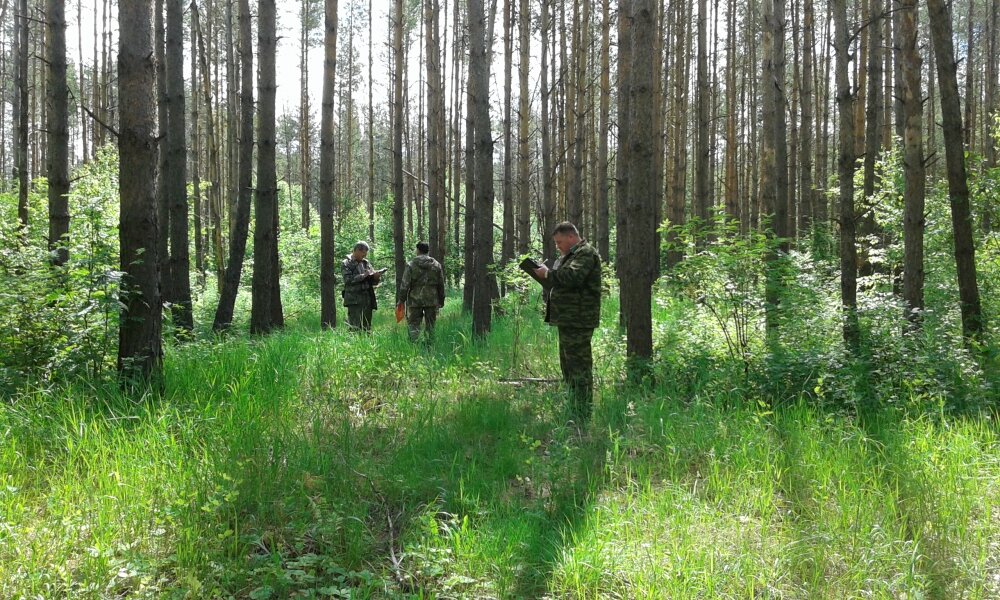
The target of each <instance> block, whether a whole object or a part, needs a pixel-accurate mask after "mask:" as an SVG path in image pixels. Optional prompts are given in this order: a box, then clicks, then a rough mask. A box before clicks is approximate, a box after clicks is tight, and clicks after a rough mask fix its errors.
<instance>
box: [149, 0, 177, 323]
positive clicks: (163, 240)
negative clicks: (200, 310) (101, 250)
mask: <svg viewBox="0 0 1000 600" xmlns="http://www.w3.org/2000/svg"><path fill="white" fill-rule="evenodd" d="M163 3H164V0H154V2H153V43H154V44H155V46H154V51H155V52H156V124H157V127H158V128H159V135H158V136H157V138H156V146H157V154H156V161H157V167H156V206H157V211H158V215H157V216H158V217H159V226H160V238H159V240H158V243H159V245H160V248H159V256H160V294H161V295H162V299H163V302H164V303H165V304H172V303H173V302H174V298H175V297H176V295H177V294H176V293H175V292H174V289H173V288H172V287H171V286H172V285H173V284H174V278H173V277H171V276H170V266H171V265H170V201H169V199H168V198H167V193H166V190H165V188H164V180H163V178H164V177H165V176H166V173H167V171H168V170H169V169H168V166H167V154H168V152H167V128H168V126H169V123H168V115H167V108H168V106H169V100H168V98H167V54H166V49H167V43H166V33H167V29H166V22H165V21H164V19H163V17H164V12H163V8H164V4H163Z"/></svg>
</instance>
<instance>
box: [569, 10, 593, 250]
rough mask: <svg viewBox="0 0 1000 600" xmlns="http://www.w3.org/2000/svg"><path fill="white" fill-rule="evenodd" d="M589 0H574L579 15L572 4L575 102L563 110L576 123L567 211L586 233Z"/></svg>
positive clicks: (588, 229)
mask: <svg viewBox="0 0 1000 600" xmlns="http://www.w3.org/2000/svg"><path fill="white" fill-rule="evenodd" d="M590 2H591V0H577V1H576V2H574V5H575V4H579V5H580V7H579V17H578V18H577V15H576V13H577V9H576V7H575V6H574V10H573V12H574V27H573V31H574V39H575V42H574V48H573V62H574V65H575V68H576V74H575V75H574V76H573V83H574V87H575V89H574V94H573V100H574V101H575V105H574V106H569V105H568V104H567V107H566V110H568V111H572V112H573V113H574V114H575V115H576V119H575V121H576V126H575V129H574V131H573V135H574V138H573V164H572V170H573V174H572V177H571V179H570V180H571V181H572V186H571V187H570V188H569V190H568V191H569V195H570V202H569V206H571V207H572V210H570V211H569V218H570V221H572V222H573V223H575V224H576V225H577V226H578V227H583V229H582V230H581V231H584V232H586V233H585V234H586V235H588V236H589V235H590V230H591V228H589V227H586V223H584V214H585V211H584V190H583V167H584V164H585V163H586V150H587V143H586V139H587V138H586V134H587V114H588V112H589V111H588V109H587V89H588V88H589V85H588V80H587V54H588V50H589V46H590V43H589V41H588V40H589V35H590Z"/></svg>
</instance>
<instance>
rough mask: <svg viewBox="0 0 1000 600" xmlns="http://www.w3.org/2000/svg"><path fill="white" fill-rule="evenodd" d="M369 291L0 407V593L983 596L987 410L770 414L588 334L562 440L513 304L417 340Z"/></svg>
mask: <svg viewBox="0 0 1000 600" xmlns="http://www.w3.org/2000/svg"><path fill="white" fill-rule="evenodd" d="M608 310H614V307H609V308H608ZM382 312H384V313H386V314H380V315H379V320H378V322H377V323H376V333H375V335H374V336H372V337H359V336H351V335H349V334H347V333H346V332H343V331H339V330H338V331H333V332H324V333H317V332H316V328H315V327H314V325H315V324H314V323H309V322H304V323H300V324H299V325H297V326H293V327H291V328H289V330H287V331H285V332H282V333H279V334H276V335H273V336H270V337H268V338H266V339H262V340H252V341H248V340H246V339H233V340H229V341H223V342H212V343H208V342H198V343H193V344H188V345H185V346H181V347H175V348H172V349H171V351H170V354H169V356H168V361H167V369H168V372H167V387H166V392H165V394H164V395H163V396H162V397H146V398H143V399H141V400H135V399H127V398H122V397H120V396H119V395H118V394H117V392H116V391H115V390H113V389H105V388H97V389H94V388H92V387H91V388H88V387H87V386H83V385H79V386H76V387H73V388H70V389H59V390H45V391H39V392H36V393H33V394H30V395H26V396H24V397H22V398H19V399H18V400H17V401H16V402H14V403H8V404H3V405H0V597H3V598H7V597H10V598H22V597H24V598H29V597H42V598H61V597H73V598H112V597H115V598H120V597H149V598H184V597H190V598H228V597H236V598H286V597H296V598H330V597H332V598H347V597H351V598H407V597H413V598H541V597H550V598H715V597H723V598H831V599H833V598H872V597H874V598H904V597H905V598H959V597H965V598H994V597H1000V508H998V507H1000V446H998V436H997V427H996V425H995V423H994V421H993V420H991V419H988V418H984V417H965V418H958V417H956V418H951V419H940V418H939V419H932V418H905V417H902V416H899V415H898V414H895V413H888V412H886V413H879V414H866V415H860V416H859V415H857V414H851V413H847V412H843V411H832V410H824V409H819V408H813V407H810V406H809V405H808V404H807V403H806V402H805V401H792V402H789V403H788V404H787V405H785V406H783V407H781V408H778V409H775V410H773V411H772V410H766V409H765V408H764V405H763V404H760V403H758V402H756V401H755V400H754V399H753V398H752V397H743V396H741V394H742V392H741V391H740V390H739V389H733V390H732V391H731V393H729V394H728V395H720V394H706V393H703V392H704V389H705V388H703V387H697V386H693V385H692V384H691V383H690V382H695V381H702V382H703V381H706V380H715V381H716V383H718V384H719V386H717V387H716V388H713V389H724V386H723V385H722V384H723V383H726V382H725V381H721V382H720V381H719V379H720V378H722V379H724V378H725V375H724V374H718V373H715V371H713V365H712V363H711V361H706V362H704V363H702V364H700V365H691V366H690V369H692V370H693V372H691V373H687V374H685V375H684V377H675V378H672V379H665V380H663V381H662V382H661V384H660V385H659V386H658V387H656V388H654V389H647V390H642V391H637V390H625V389H621V388H620V387H619V386H618V385H617V383H616V382H617V380H618V376H617V373H619V372H620V368H621V365H620V359H618V358H617V354H616V352H617V349H618V348H619V344H618V343H617V342H616V341H615V340H614V339H613V335H614V332H613V331H611V330H605V331H603V332H602V333H601V335H600V336H599V337H600V343H599V347H598V351H597V360H598V367H599V380H600V382H601V384H600V392H599V402H598V406H597V410H596V412H595V416H594V420H593V422H592V423H591V424H590V426H589V427H588V428H587V429H586V431H584V432H583V433H582V435H581V434H580V433H578V432H577V430H576V429H575V428H574V427H572V426H567V424H566V420H565V414H564V412H563V405H562V397H561V396H560V394H559V390H558V388H556V387H546V386H545V385H544V384H529V385H521V386H518V385H512V384H508V383H503V382H502V381H501V380H503V379H505V378H508V377H511V376H512V375H513V374H515V373H521V374H525V373H528V374H530V375H532V376H535V377H539V378H552V377H556V376H557V374H556V371H557V360H556V349H555V341H554V335H553V334H552V332H551V331H549V330H547V329H546V328H545V327H544V326H542V325H541V324H540V323H539V322H538V319H537V316H535V315H534V314H530V315H524V316H523V318H522V319H513V318H512V319H507V320H503V321H501V322H499V323H497V326H496V330H495V332H494V333H493V335H492V336H491V337H490V339H489V340H488V341H487V342H486V343H484V344H476V343H474V342H472V341H471V340H470V339H468V337H467V335H466V332H467V331H468V330H469V327H468V324H467V323H466V322H465V321H464V320H463V319H462V318H461V316H460V315H459V314H457V307H449V310H448V311H447V313H446V315H444V317H443V319H442V321H441V325H440V328H439V332H438V333H439V334H438V337H437V340H436V342H435V343H434V345H433V346H431V347H430V348H429V349H428V350H427V351H426V352H424V351H422V349H421V348H420V347H414V346H411V345H410V344H409V343H408V342H407V341H406V337H405V332H404V331H403V329H402V328H401V327H394V326H393V325H391V324H390V323H389V321H388V318H389V316H390V315H388V311H382ZM673 326H676V327H680V325H672V324H671V321H670V320H669V319H667V320H665V321H664V325H663V327H664V328H666V331H661V334H662V335H665V336H668V337H669V335H670V331H669V329H670V328H671V327H673ZM713 378H714V379H713Z"/></svg>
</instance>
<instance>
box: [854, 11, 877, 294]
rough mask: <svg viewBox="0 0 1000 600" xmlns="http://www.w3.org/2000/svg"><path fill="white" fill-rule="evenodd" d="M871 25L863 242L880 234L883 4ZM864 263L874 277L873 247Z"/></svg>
mask: <svg viewBox="0 0 1000 600" xmlns="http://www.w3.org/2000/svg"><path fill="white" fill-rule="evenodd" d="M869 14H870V17H869V22H868V29H869V30H870V31H869V32H868V68H867V71H868V93H867V94H866V96H867V98H866V105H865V150H864V180H863V183H862V190H863V194H864V202H863V204H862V207H861V210H862V212H861V215H859V218H858V226H859V228H860V231H859V232H858V233H859V234H860V236H861V239H862V240H867V239H869V238H870V237H871V236H872V235H873V234H875V233H876V231H877V230H878V224H877V223H876V222H875V212H874V201H875V199H874V194H875V183H876V181H875V162H876V161H877V160H878V154H879V149H880V148H881V147H882V27H881V25H882V24H881V19H882V18H883V15H882V14H881V0H871V10H870V13H869ZM864 244H865V251H864V259H863V261H862V265H861V274H862V276H868V275H871V274H872V273H874V271H875V265H873V264H872V261H871V256H870V253H871V251H870V249H869V247H870V246H871V244H870V243H869V242H867V241H865V242H864Z"/></svg>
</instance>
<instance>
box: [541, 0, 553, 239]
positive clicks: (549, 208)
mask: <svg viewBox="0 0 1000 600" xmlns="http://www.w3.org/2000/svg"><path fill="white" fill-rule="evenodd" d="M541 3H542V23H541V27H542V48H541V52H542V65H541V75H540V77H541V86H542V90H541V94H542V122H541V127H542V219H541V221H542V223H541V225H542V256H545V257H547V258H548V257H551V256H552V255H553V254H555V244H554V243H553V242H552V235H551V234H552V230H553V229H554V228H555V226H556V203H555V197H554V194H553V189H552V187H553V183H554V180H553V175H554V174H553V172H552V129H551V122H550V118H551V115H550V114H549V107H550V102H551V96H552V91H551V89H550V88H549V33H550V27H551V20H550V18H549V3H550V0H541Z"/></svg>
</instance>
